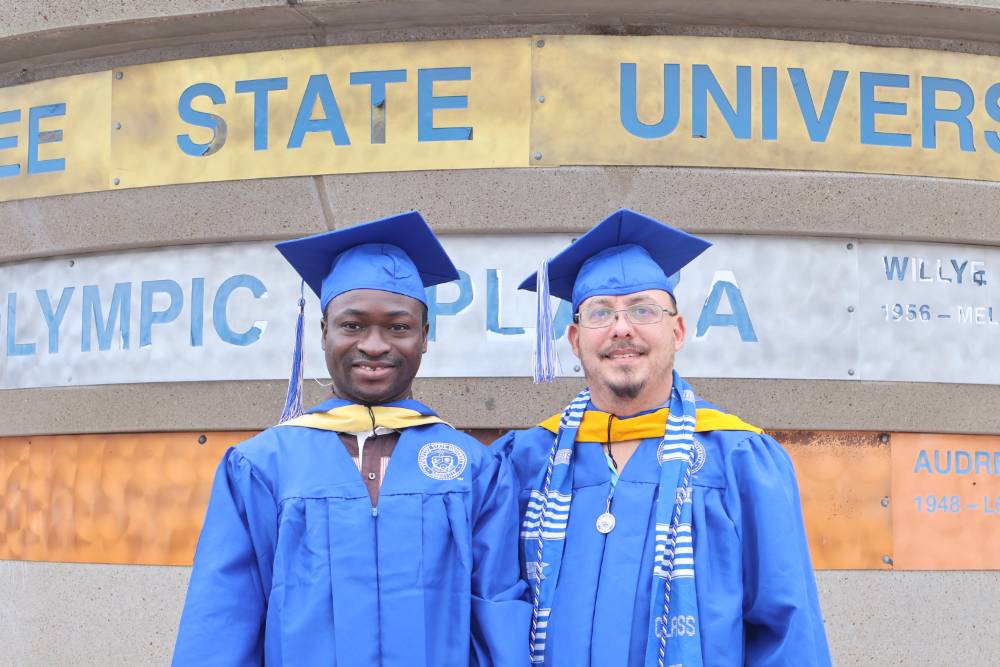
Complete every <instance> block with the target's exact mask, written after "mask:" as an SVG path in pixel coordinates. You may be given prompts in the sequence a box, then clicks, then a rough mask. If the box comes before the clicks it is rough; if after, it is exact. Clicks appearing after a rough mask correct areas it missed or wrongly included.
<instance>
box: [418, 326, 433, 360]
mask: <svg viewBox="0 0 1000 667" xmlns="http://www.w3.org/2000/svg"><path fill="white" fill-rule="evenodd" d="M430 335H431V325H430V322H424V344H423V346H422V347H421V348H420V352H421V353H423V354H427V341H428V340H430Z"/></svg>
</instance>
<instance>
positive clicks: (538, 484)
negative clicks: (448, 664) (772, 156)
mask: <svg viewBox="0 0 1000 667" xmlns="http://www.w3.org/2000/svg"><path fill="white" fill-rule="evenodd" d="M708 246H709V244H708V242H706V241H704V240H703V239H699V238H697V237H694V236H691V235H688V234H685V233H684V232H681V231H679V230H676V229H673V228H671V227H668V226H666V225H663V224H662V223H659V222H657V221H656V220H653V219H652V218H648V217H646V216H643V215H640V214H638V213H635V212H632V211H629V210H625V209H623V210H620V211H618V212H616V213H614V214H613V215H612V216H611V217H609V218H608V219H606V220H605V221H603V222H602V223H601V224H599V225H598V226H597V227H595V228H594V229H592V230H591V231H590V232H588V233H587V234H585V235H584V236H582V237H580V238H579V239H578V240H576V242H575V243H573V244H572V245H571V246H569V247H568V248H566V249H565V250H563V251H562V252H561V253H559V254H558V255H556V256H555V257H554V258H552V259H551V260H549V261H548V262H547V264H545V265H543V270H542V272H541V274H535V275H533V276H531V277H529V279H528V280H526V281H525V282H524V284H522V285H521V287H522V288H523V289H530V290H537V291H539V294H540V298H539V305H540V310H541V309H544V308H546V307H547V304H548V293H549V292H550V293H551V294H553V295H555V296H558V297H560V298H563V299H566V300H567V301H571V302H572V305H573V311H574V324H573V325H572V326H571V327H570V328H569V330H568V336H569V342H570V344H571V345H572V348H573V352H574V353H575V354H576V356H578V357H579V358H580V362H581V365H582V366H583V369H584V373H585V375H586V379H587V383H588V385H589V388H587V389H584V390H583V391H581V392H580V394H579V395H578V396H577V397H576V398H575V399H574V400H573V402H572V403H570V405H569V406H567V408H566V409H565V410H564V411H563V412H562V414H559V415H555V416H554V417H552V418H551V419H549V420H547V421H545V422H543V423H542V424H540V425H539V426H537V427H535V428H532V429H528V430H526V431H517V432H513V433H510V434H508V435H507V436H505V437H504V438H502V439H501V440H500V441H499V442H498V445H497V446H499V447H502V448H504V449H505V450H507V451H509V452H510V453H511V458H512V460H513V462H514V465H515V469H516V476H517V477H518V479H519V485H520V486H521V487H522V490H521V510H522V513H523V524H522V532H521V540H522V550H523V558H522V560H523V565H524V569H525V575H526V577H527V578H529V580H530V581H529V583H530V584H531V586H532V587H533V598H534V611H533V614H532V621H531V639H530V641H531V654H532V661H533V662H534V663H535V664H544V665H552V666H556V667H575V666H581V667H584V666H587V665H591V666H593V667H616V666H628V667H640V666H645V667H649V666H659V667H663V666H672V667H679V666H683V667H701V666H702V665H705V666H709V665H711V666H720V667H721V666H726V667H739V666H742V665H761V666H763V665H789V666H791V665H795V666H799V665H802V666H812V665H829V664H830V657H829V651H828V648H827V642H826V635H825V632H824V629H823V619H822V617H821V615H820V610H819V604H818V601H817V595H816V585H815V580H814V577H813V571H812V566H811V563H810V559H809V550H808V545H807V543H806V537H805V532H804V529H803V523H802V514H801V506H800V502H799V495H798V489H797V486H796V481H795V474H794V471H793V469H792V464H791V461H790V460H789V458H788V455H787V454H786V453H785V451H784V450H783V449H782V448H781V446H780V445H779V444H778V443H777V442H775V441H774V440H773V439H772V438H770V437H769V436H767V435H765V434H764V433H763V432H762V431H761V430H760V429H759V428H756V427H754V426H751V425H749V424H746V423H744V422H743V421H741V420H740V419H739V418H737V417H735V416H733V415H730V414H727V413H725V412H723V411H722V410H720V409H719V408H717V407H715V406H713V405H711V404H709V403H708V402H706V401H704V400H702V399H701V398H699V397H698V396H697V395H696V394H695V392H694V390H693V389H692V388H691V387H690V386H689V385H688V384H687V383H686V382H685V381H684V379H683V378H682V377H681V376H680V375H679V374H678V373H677V372H676V371H675V370H674V355H675V353H676V352H677V351H679V350H680V349H681V347H682V345H683V343H684V320H683V318H682V317H681V316H680V315H679V314H678V312H677V304H676V302H675V300H674V297H673V289H674V285H675V280H674V279H673V278H672V276H673V275H674V274H676V272H677V271H679V270H680V269H681V267H682V266H684V265H685V264H687V263H688V262H689V261H691V260H692V259H694V258H695V257H697V256H698V255H699V254H701V253H702V252H703V251H704V250H705V249H706V248H707V247H708ZM539 327H540V331H542V333H543V334H544V333H545V332H547V331H549V327H548V326H547V324H546V322H545V321H544V318H543V319H541V320H540V324H539ZM550 349H551V339H549V340H547V341H546V340H544V339H543V340H542V342H541V344H540V346H539V348H538V349H537V350H536V357H537V358H538V359H539V360H540V361H541V362H543V363H544V362H545V361H546V360H547V357H549V355H548V353H547V351H548V350H550ZM549 360H551V358H550V357H549ZM537 375H538V374H537V373H536V377H537ZM543 375H551V373H543Z"/></svg>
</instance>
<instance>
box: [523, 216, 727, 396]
mask: <svg viewBox="0 0 1000 667" xmlns="http://www.w3.org/2000/svg"><path fill="white" fill-rule="evenodd" d="M710 245H712V244H711V243H709V242H708V241H706V240H705V239H701V238H698V237H697V236H693V235H691V234H688V233H686V232H682V231H681V230H679V229H674V228H673V227H670V226H669V225H665V224H663V223H662V222H660V221H658V220H654V219H653V218H650V217H648V216H645V215H642V214H641V213H636V212H635V211H630V210H629V209H627V208H622V209H619V210H617V211H615V212H614V213H612V214H611V215H610V216H608V217H607V218H605V219H604V220H603V221H602V222H601V223H600V224H598V225H597V226H596V227H594V228H593V229H591V230H590V231H589V232H587V233H586V234H584V235H583V236H581V237H579V238H578V239H577V240H576V242H575V243H573V244H571V245H570V246H569V247H568V248H566V249H565V250H563V251H562V252H560V253H558V254H557V255H556V256H555V257H553V258H552V259H549V260H548V261H545V262H543V263H542V265H541V267H539V270H538V271H536V272H535V273H533V274H532V275H530V276H528V278H526V279H525V280H524V282H522V283H521V285H520V286H519V288H520V289H523V290H528V291H531V292H537V293H538V299H537V320H538V321H537V325H536V334H535V335H536V342H535V352H534V355H533V361H532V366H533V373H534V378H535V382H536V383H537V382H543V381H545V382H552V381H553V380H554V379H555V373H556V371H555V369H556V366H557V365H558V359H557V358H556V352H555V341H554V340H553V332H552V315H551V312H550V309H551V306H550V304H549V295H550V294H553V295H555V296H557V297H559V298H560V299H564V300H565V301H569V302H571V303H572V304H573V311H574V312H576V311H577V310H578V309H579V308H580V304H581V303H582V302H583V301H585V300H586V299H588V298H590V297H592V296H598V295H601V296H619V295H622V294H631V293H633V292H641V291H643V290H648V289H661V290H664V291H666V292H669V293H670V294H671V295H673V293H674V287H675V286H676V284H677V280H676V278H675V277H674V275H675V274H676V273H677V272H678V271H680V270H681V268H682V267H684V266H685V265H687V264H688V262H690V261H691V260H693V259H694V258H695V257H697V256H698V255H700V254H701V253H703V252H705V250H707V249H708V247H709V246H710Z"/></svg>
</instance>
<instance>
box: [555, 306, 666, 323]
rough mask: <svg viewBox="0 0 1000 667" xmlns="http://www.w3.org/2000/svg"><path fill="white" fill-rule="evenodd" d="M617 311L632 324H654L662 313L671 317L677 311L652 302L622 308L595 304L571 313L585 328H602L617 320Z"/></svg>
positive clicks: (661, 316)
mask: <svg viewBox="0 0 1000 667" xmlns="http://www.w3.org/2000/svg"><path fill="white" fill-rule="evenodd" d="M618 313H625V317H626V318H627V319H628V321H629V322H631V323H632V324H656V323H657V322H659V321H661V320H662V319H663V314H664V313H666V314H667V315H669V316H670V317H673V316H674V315H676V314H677V311H676V310H674V311H670V310H667V309H666V308H663V307H661V306H657V305H656V304H653V303H637V304H634V305H632V306H629V307H628V308H623V309H622V310H615V309H613V308H608V307H606V306H595V307H593V308H587V309H586V310H584V311H582V312H579V313H576V314H575V315H573V321H574V322H576V323H577V324H579V325H580V326H581V327H584V328H585V329H603V328H605V327H609V326H611V325H612V324H613V323H614V322H615V321H617V320H618Z"/></svg>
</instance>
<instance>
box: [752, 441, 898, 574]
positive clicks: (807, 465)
mask: <svg viewBox="0 0 1000 667" xmlns="http://www.w3.org/2000/svg"><path fill="white" fill-rule="evenodd" d="M771 435H773V436H774V437H775V438H776V439H777V440H778V442H780V443H781V444H782V445H783V446H784V447H785V449H786V450H787V451H788V454H789V455H790V456H791V457H792V462H793V463H794V465H795V470H796V474H797V476H798V480H799V493H800V494H801V497H802V511H803V515H804V518H805V524H806V534H807V536H808V538H809V550H810V552H811V554H812V559H813V567H815V568H816V569H818V570H841V569H872V570H884V569H887V568H888V564H887V563H886V562H885V561H884V560H883V557H884V556H886V555H888V554H890V553H891V547H892V514H891V512H890V510H889V508H888V500H889V491H890V481H889V446H888V444H886V443H883V442H882V440H881V438H880V434H878V433H864V432H853V431H777V432H774V433H771Z"/></svg>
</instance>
